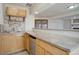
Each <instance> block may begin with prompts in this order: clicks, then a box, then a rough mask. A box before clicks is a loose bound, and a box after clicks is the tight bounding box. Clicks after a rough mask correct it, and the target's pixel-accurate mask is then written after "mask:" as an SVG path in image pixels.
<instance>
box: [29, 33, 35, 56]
mask: <svg viewBox="0 0 79 59" xmlns="http://www.w3.org/2000/svg"><path fill="white" fill-rule="evenodd" d="M29 36H30V54H31V55H35V47H36V46H35V45H36V44H35V40H36V37H34V36H32V35H29Z"/></svg>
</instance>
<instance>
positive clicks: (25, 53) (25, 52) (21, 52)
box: [11, 51, 28, 55]
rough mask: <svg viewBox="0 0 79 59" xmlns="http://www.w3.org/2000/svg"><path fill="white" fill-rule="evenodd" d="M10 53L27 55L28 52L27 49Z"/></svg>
mask: <svg viewBox="0 0 79 59" xmlns="http://www.w3.org/2000/svg"><path fill="white" fill-rule="evenodd" d="M11 55H28V52H27V51H20V52H17V53H13V54H11Z"/></svg>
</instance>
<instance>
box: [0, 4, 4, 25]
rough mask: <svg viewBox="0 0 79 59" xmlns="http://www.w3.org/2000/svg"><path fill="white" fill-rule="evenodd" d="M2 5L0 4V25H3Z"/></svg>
mask: <svg viewBox="0 0 79 59" xmlns="http://www.w3.org/2000/svg"><path fill="white" fill-rule="evenodd" d="M3 20H4V19H3V4H2V3H0V24H3Z"/></svg>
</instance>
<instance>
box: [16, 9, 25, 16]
mask: <svg viewBox="0 0 79 59" xmlns="http://www.w3.org/2000/svg"><path fill="white" fill-rule="evenodd" d="M17 15H18V16H21V17H25V16H26V11H25V10H23V9H19V10H18V14H17Z"/></svg>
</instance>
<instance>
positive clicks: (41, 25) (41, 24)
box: [35, 19, 48, 29]
mask: <svg viewBox="0 0 79 59" xmlns="http://www.w3.org/2000/svg"><path fill="white" fill-rule="evenodd" d="M35 28H37V29H47V28H48V20H45V19H36V20H35Z"/></svg>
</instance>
